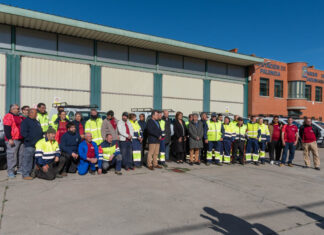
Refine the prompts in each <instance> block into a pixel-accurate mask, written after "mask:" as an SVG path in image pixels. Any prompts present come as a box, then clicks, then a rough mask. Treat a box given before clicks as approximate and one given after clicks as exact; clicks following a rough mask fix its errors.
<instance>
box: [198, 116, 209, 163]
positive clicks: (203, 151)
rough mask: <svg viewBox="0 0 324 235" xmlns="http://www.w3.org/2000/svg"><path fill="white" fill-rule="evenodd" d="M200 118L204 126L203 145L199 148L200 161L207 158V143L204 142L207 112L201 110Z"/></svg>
mask: <svg viewBox="0 0 324 235" xmlns="http://www.w3.org/2000/svg"><path fill="white" fill-rule="evenodd" d="M200 119H201V121H202V123H203V128H204V137H203V145H204V147H203V148H202V149H201V151H200V152H201V154H200V161H205V162H206V159H207V151H208V143H206V140H207V130H208V126H207V121H208V116H207V113H205V112H203V113H201V114H200Z"/></svg>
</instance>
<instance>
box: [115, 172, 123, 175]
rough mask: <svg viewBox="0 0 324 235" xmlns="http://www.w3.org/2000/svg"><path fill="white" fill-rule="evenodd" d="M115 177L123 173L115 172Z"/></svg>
mask: <svg viewBox="0 0 324 235" xmlns="http://www.w3.org/2000/svg"><path fill="white" fill-rule="evenodd" d="M115 174H116V175H122V174H123V173H121V172H120V171H115Z"/></svg>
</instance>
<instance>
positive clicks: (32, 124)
mask: <svg viewBox="0 0 324 235" xmlns="http://www.w3.org/2000/svg"><path fill="white" fill-rule="evenodd" d="M20 133H21V135H22V136H23V137H24V145H25V147H35V144H36V143H37V141H39V140H40V139H42V138H43V130H42V127H41V125H40V123H39V121H37V120H36V119H31V118H29V117H27V118H26V119H25V120H24V121H23V122H22V123H21V126H20Z"/></svg>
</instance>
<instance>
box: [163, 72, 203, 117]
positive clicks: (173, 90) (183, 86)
mask: <svg viewBox="0 0 324 235" xmlns="http://www.w3.org/2000/svg"><path fill="white" fill-rule="evenodd" d="M162 107H163V108H164V109H173V110H174V111H181V112H183V114H184V115H186V116H187V115H188V114H190V113H192V112H200V111H202V108H203V80H202V79H195V78H187V77H179V76H173V75H163V89H162Z"/></svg>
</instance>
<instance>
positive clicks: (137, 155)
mask: <svg viewBox="0 0 324 235" xmlns="http://www.w3.org/2000/svg"><path fill="white" fill-rule="evenodd" d="M129 121H130V123H131V124H132V127H133V130H134V135H133V139H132V149H133V162H134V167H137V168H141V167H142V166H141V162H142V159H141V157H142V154H141V153H142V141H143V132H142V129H141V126H140V125H139V124H138V121H137V120H136V114H134V113H131V114H129Z"/></svg>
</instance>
